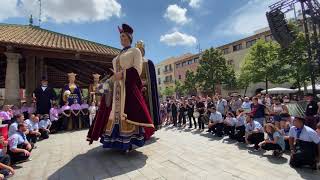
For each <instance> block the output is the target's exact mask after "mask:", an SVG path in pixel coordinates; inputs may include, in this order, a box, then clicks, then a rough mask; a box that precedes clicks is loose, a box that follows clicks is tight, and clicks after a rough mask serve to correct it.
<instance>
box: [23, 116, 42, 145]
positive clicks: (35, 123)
mask: <svg viewBox="0 0 320 180" xmlns="http://www.w3.org/2000/svg"><path fill="white" fill-rule="evenodd" d="M25 123H26V125H27V129H28V131H29V133H28V134H27V140H28V141H29V142H31V143H33V144H35V143H36V142H37V139H38V137H39V136H40V135H41V133H40V132H39V117H38V116H36V115H34V114H32V115H31V116H30V119H27V120H26V121H25Z"/></svg>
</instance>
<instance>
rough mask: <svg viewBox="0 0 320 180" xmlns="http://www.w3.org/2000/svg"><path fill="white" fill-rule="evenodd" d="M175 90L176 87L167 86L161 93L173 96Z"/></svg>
mask: <svg viewBox="0 0 320 180" xmlns="http://www.w3.org/2000/svg"><path fill="white" fill-rule="evenodd" d="M174 92H175V89H174V88H173V87H171V86H170V87H166V88H165V89H164V90H163V91H162V93H161V94H163V95H164V96H173V95H174Z"/></svg>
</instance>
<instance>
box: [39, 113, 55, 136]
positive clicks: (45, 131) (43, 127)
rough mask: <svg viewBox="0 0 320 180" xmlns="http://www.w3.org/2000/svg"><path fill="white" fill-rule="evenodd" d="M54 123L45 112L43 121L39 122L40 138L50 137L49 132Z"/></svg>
mask: <svg viewBox="0 0 320 180" xmlns="http://www.w3.org/2000/svg"><path fill="white" fill-rule="evenodd" d="M51 125H52V123H51V121H50V119H49V115H48V114H45V115H43V117H42V119H41V121H40V122H39V132H40V134H41V135H40V138H42V139H48V138H49V133H50V127H51Z"/></svg>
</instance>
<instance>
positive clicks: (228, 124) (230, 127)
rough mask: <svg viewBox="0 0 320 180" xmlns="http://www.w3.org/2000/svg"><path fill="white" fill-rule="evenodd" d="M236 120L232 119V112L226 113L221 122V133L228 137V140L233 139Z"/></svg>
mask: <svg viewBox="0 0 320 180" xmlns="http://www.w3.org/2000/svg"><path fill="white" fill-rule="evenodd" d="M236 123H237V119H236V118H235V117H234V114H233V113H232V112H228V113H227V117H226V118H225V119H224V121H223V125H224V127H223V132H224V134H225V135H228V136H229V138H230V139H234V137H235V129H236Z"/></svg>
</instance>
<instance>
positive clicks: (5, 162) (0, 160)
mask: <svg viewBox="0 0 320 180" xmlns="http://www.w3.org/2000/svg"><path fill="white" fill-rule="evenodd" d="M0 144H1V145H2V149H0V177H1V178H2V179H4V178H6V177H7V176H9V175H10V174H11V175H13V174H14V170H13V168H12V167H10V164H11V162H10V156H9V155H8V154H7V148H8V147H7V146H8V142H7V141H5V140H4V137H3V136H0ZM1 178H0V179H1Z"/></svg>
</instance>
